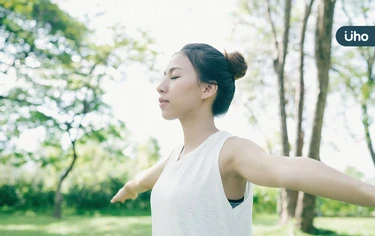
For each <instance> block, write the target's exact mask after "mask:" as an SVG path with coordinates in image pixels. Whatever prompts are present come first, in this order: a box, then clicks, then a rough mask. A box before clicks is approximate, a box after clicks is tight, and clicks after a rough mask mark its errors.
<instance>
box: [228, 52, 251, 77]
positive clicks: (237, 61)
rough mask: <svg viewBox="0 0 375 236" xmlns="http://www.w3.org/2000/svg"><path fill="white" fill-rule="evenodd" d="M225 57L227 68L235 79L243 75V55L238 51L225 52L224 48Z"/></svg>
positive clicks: (245, 67) (244, 67)
mask: <svg viewBox="0 0 375 236" xmlns="http://www.w3.org/2000/svg"><path fill="white" fill-rule="evenodd" d="M224 56H225V59H226V60H227V61H228V64H229V69H230V71H231V73H232V75H233V77H234V79H235V80H237V79H239V78H242V77H244V76H245V74H246V71H247V64H246V61H245V59H244V57H243V55H242V54H241V53H240V52H238V51H235V52H231V53H227V51H225V50H224Z"/></svg>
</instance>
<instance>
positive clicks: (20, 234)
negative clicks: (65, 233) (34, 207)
mask: <svg viewBox="0 0 375 236" xmlns="http://www.w3.org/2000/svg"><path fill="white" fill-rule="evenodd" d="M0 235H1V236H25V235H28V236H54V235H58V234H49V233H47V232H45V231H40V230H1V229H0Z"/></svg>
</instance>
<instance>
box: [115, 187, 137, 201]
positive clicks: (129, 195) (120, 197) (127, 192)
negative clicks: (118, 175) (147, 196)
mask: <svg viewBox="0 0 375 236" xmlns="http://www.w3.org/2000/svg"><path fill="white" fill-rule="evenodd" d="M137 197H138V193H134V192H132V191H131V188H130V187H129V184H128V183H127V184H125V185H124V187H122V188H120V190H119V191H118V192H117V193H116V195H115V196H114V197H113V198H112V199H111V203H115V202H122V203H124V202H125V200H127V199H136V198H137Z"/></svg>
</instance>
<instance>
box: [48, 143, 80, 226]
mask: <svg viewBox="0 0 375 236" xmlns="http://www.w3.org/2000/svg"><path fill="white" fill-rule="evenodd" d="M72 149H73V160H72V162H71V163H70V166H69V168H68V169H67V170H66V171H65V173H64V174H63V175H62V176H61V178H60V180H59V184H58V185H57V189H56V193H55V200H54V212H53V217H55V218H59V219H60V218H61V205H62V200H63V196H62V194H61V186H62V183H63V181H64V179H65V178H66V177H67V176H68V174H69V172H70V171H71V170H72V169H73V166H74V163H75V162H76V160H77V152H76V146H75V141H72Z"/></svg>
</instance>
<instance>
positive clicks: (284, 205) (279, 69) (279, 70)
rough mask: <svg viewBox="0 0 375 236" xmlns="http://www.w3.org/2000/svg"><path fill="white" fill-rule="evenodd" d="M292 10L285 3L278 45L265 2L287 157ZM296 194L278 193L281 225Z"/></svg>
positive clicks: (291, 210) (291, 209) (289, 0)
mask: <svg viewBox="0 0 375 236" xmlns="http://www.w3.org/2000/svg"><path fill="white" fill-rule="evenodd" d="M291 9H292V0H286V1H285V10H284V33H283V41H282V44H280V43H279V42H278V40H277V36H276V30H275V25H274V22H273V21H272V17H271V7H270V3H269V1H267V10H268V11H267V13H268V18H269V21H270V24H271V27H272V32H273V36H274V40H275V47H276V50H277V52H278V53H277V57H276V59H275V60H274V69H275V72H276V75H277V78H278V86H279V108H280V126H281V127H280V129H281V131H282V136H281V142H282V147H283V155H284V156H289V153H290V145H289V138H288V128H287V123H286V119H287V116H286V111H285V106H286V100H285V90H284V68H285V60H286V55H287V54H288V43H289V29H290V14H291ZM297 196H298V192H296V191H293V190H289V189H281V191H280V217H279V222H280V223H281V224H285V223H287V222H288V221H289V220H290V219H291V218H293V217H294V213H295V206H296V202H297Z"/></svg>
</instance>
